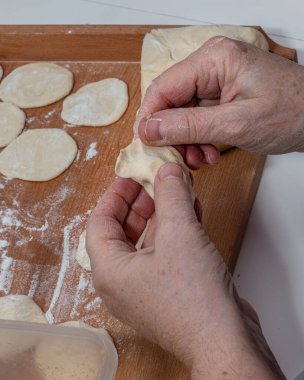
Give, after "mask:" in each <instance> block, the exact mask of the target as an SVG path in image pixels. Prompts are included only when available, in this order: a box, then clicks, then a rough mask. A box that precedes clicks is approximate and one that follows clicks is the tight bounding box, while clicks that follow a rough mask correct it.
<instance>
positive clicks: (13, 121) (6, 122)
mask: <svg viewBox="0 0 304 380" xmlns="http://www.w3.org/2000/svg"><path fill="white" fill-rule="evenodd" d="M24 123H25V113H24V112H23V111H21V109H20V108H18V107H16V106H15V105H14V104H10V103H0V148H2V147H3V146H6V145H7V144H9V143H10V142H11V141H13V140H14V139H15V138H16V137H17V136H18V135H19V134H20V132H21V131H22V129H23V128H24Z"/></svg>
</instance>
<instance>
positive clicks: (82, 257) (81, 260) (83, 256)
mask: <svg viewBox="0 0 304 380" xmlns="http://www.w3.org/2000/svg"><path fill="white" fill-rule="evenodd" d="M85 241H86V231H83V232H82V234H81V235H80V236H79V243H78V248H77V252H76V260H77V262H78V264H79V265H80V266H81V267H82V268H83V269H85V270H92V269H91V261H90V258H89V255H88V253H87V250H86V242H85Z"/></svg>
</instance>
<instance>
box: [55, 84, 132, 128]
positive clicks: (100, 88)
mask: <svg viewBox="0 0 304 380" xmlns="http://www.w3.org/2000/svg"><path fill="white" fill-rule="evenodd" d="M128 102H129V96H128V86H127V85H126V83H125V82H123V81H122V80H120V79H117V78H108V79H103V80H101V81H99V82H94V83H89V84H86V85H85V86H83V87H81V88H80V89H79V90H78V91H77V92H75V94H72V95H70V96H68V97H67V98H66V99H65V100H64V102H63V107H62V112H61V117H62V119H63V120H64V121H66V122H67V123H70V124H76V125H85V126H91V127H102V126H104V125H109V124H112V123H115V122H116V121H117V120H118V119H120V117H121V116H122V115H123V114H124V112H125V111H126V109H127V107H128Z"/></svg>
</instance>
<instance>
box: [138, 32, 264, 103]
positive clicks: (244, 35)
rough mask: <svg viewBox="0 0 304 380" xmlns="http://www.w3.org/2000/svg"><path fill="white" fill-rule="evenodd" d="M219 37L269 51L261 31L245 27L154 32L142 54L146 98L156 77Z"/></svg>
mask: <svg viewBox="0 0 304 380" xmlns="http://www.w3.org/2000/svg"><path fill="white" fill-rule="evenodd" d="M215 36H225V37H229V38H232V39H235V40H240V41H244V42H248V43H251V44H253V45H255V46H257V47H259V48H261V49H263V50H268V48H269V47H268V42H267V40H266V38H265V37H264V36H263V34H262V33H261V32H259V31H258V30H256V29H254V28H250V27H244V26H237V25H205V26H186V27H180V28H166V29H153V30H152V31H151V32H150V33H147V34H146V35H145V38H144V41H143V46H142V52H141V95H142V98H143V96H144V95H145V92H146V90H147V88H148V87H149V85H150V84H151V82H152V80H153V79H154V78H156V77H157V76H159V75H160V74H161V73H163V72H164V71H165V70H167V69H168V68H169V67H171V66H173V65H174V64H175V63H177V62H179V61H181V60H183V59H184V58H186V57H187V56H188V55H190V54H191V53H193V52H194V51H195V50H197V49H198V48H199V47H201V46H202V45H203V44H204V43H205V42H206V41H208V40H209V39H210V38H211V37H215Z"/></svg>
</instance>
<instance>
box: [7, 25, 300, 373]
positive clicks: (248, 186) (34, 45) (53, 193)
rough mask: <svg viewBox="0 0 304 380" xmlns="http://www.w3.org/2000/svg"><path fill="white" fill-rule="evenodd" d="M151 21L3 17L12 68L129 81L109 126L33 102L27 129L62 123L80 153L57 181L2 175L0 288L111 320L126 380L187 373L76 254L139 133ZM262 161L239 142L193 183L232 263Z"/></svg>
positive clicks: (56, 311) (48, 306)
mask: <svg viewBox="0 0 304 380" xmlns="http://www.w3.org/2000/svg"><path fill="white" fill-rule="evenodd" d="M153 27H154V28H155V27H157V26H153ZM153 27H152V26H0V47H1V50H0V64H1V65H2V66H3V68H4V75H7V74H8V73H10V72H11V71H12V70H13V69H14V68H16V67H18V66H20V65H22V64H24V63H26V62H31V61H55V62H58V63H59V64H60V65H63V66H65V67H67V68H68V69H70V70H71V71H72V72H73V73H74V77H75V85H74V88H73V91H75V90H77V89H78V88H79V87H80V86H82V85H84V84H85V83H88V82H93V81H97V80H101V79H103V78H108V77H117V78H120V79H122V80H124V81H125V82H126V83H127V84H128V87H129V95H130V104H129V107H128V110H127V112H126V113H125V115H124V116H123V117H122V119H121V120H119V121H118V122H117V123H115V124H113V125H111V126H108V127H103V128H88V127H73V126H71V125H68V124H66V123H65V122H64V121H62V120H61V119H60V111H61V106H62V101H59V102H57V103H55V104H52V105H50V106H47V107H42V108H38V109H27V110H26V114H27V122H26V128H27V129H32V128H41V127H42V128H43V127H48V128H54V127H57V128H58V127H59V128H63V129H64V130H66V131H67V132H68V133H69V134H70V135H71V136H73V137H74V139H75V140H76V141H77V144H78V148H79V153H78V156H77V159H76V160H75V162H74V163H73V165H72V166H71V167H70V168H69V169H68V170H67V171H66V172H65V173H63V174H62V175H60V176H59V177H57V178H55V179H53V180H51V181H49V182H44V183H31V182H24V181H21V180H17V179H14V180H7V179H6V178H4V177H3V176H1V175H0V234H1V235H0V241H1V245H0V254H1V263H0V265H1V266H0V269H1V272H0V295H1V296H4V295H6V294H28V295H30V296H32V297H33V298H34V300H35V301H36V302H37V304H38V305H39V306H40V307H41V308H42V310H43V311H44V312H47V313H48V316H49V319H50V320H53V322H55V323H58V322H64V321H67V320H77V319H80V318H82V319H83V320H84V321H85V322H87V323H89V324H91V325H92V326H95V327H97V326H99V327H105V328H106V329H108V330H109V332H110V333H111V335H112V336H113V338H114V340H115V344H116V347H117V349H118V353H119V368H118V373H117V379H118V380H126V379H145V380H152V379H153V380H156V379H157V380H159V379H170V380H171V379H187V378H188V374H187V372H186V370H185V369H184V368H183V366H182V365H181V364H180V363H179V362H178V361H177V360H175V359H174V358H172V357H171V356H170V355H169V354H167V353H165V352H163V351H162V350H161V349H160V348H158V347H156V346H155V345H153V344H150V343H149V342H147V341H146V340H145V339H143V338H141V337H139V336H137V335H136V334H135V333H134V332H133V330H131V329H129V328H128V327H126V326H124V325H122V324H121V323H120V322H118V321H117V320H116V319H115V318H113V317H112V316H111V315H110V314H109V313H108V311H107V309H106V307H105V305H104V304H103V303H102V300H101V299H100V298H99V297H97V296H96V294H95V292H94V288H93V284H92V278H91V274H90V273H88V272H86V271H84V270H82V269H81V268H80V267H79V265H78V264H77V262H76V261H75V251H76V249H77V245H78V238H79V235H80V233H81V232H82V231H83V230H84V229H85V224H86V220H87V218H88V216H89V214H90V212H91V210H92V209H93V208H94V206H95V204H96V202H97V200H98V199H99V198H100V196H101V195H102V194H103V192H104V191H105V189H106V188H107V187H108V186H109V184H110V183H111V182H112V181H113V180H114V177H115V175H114V164H115V160H116V157H117V155H118V152H119V149H120V148H122V147H124V146H125V145H127V144H128V143H129V142H130V141H131V139H132V127H133V122H134V118H135V113H136V111H137V109H138V107H139V104H140V64H139V60H140V53H141V44H142V39H143V37H144V35H145V33H146V32H148V31H149V30H151V28H153ZM268 40H269V39H268ZM269 42H270V48H271V51H272V52H274V53H277V54H280V55H282V56H284V57H286V58H289V59H292V60H296V53H295V51H294V50H291V49H287V48H284V47H281V46H279V45H277V44H275V43H274V42H273V41H271V40H269ZM92 144H93V145H92ZM94 148H95V150H96V155H94ZM92 153H93V154H92ZM264 161H265V157H262V156H259V155H257V154H253V153H246V152H243V151H240V150H238V149H232V150H230V151H228V152H226V153H224V154H223V155H222V158H221V161H220V163H219V164H218V165H217V166H215V167H208V166H204V167H203V168H202V169H201V170H199V171H198V172H196V173H194V184H195V185H194V187H195V192H196V194H197V195H198V197H199V198H200V199H201V201H202V202H203V210H204V222H203V225H204V228H205V229H206V230H207V232H208V234H209V235H210V237H211V239H212V240H213V241H214V243H215V245H216V246H217V247H218V249H219V251H220V252H221V254H222V255H223V257H224V259H225V261H226V263H227V264H228V266H229V268H230V270H231V271H233V269H234V265H235V262H236V259H237V254H238V251H239V248H240V244H241V240H242V236H243V233H244V230H245V227H246V223H247V220H248V217H249V214H250V210H251V206H252V203H253V201H254V198H255V194H256V191H257V188H258V184H259V181H260V177H261V173H262V169H263V165H264ZM190 319H191V316H190V315H189V320H190Z"/></svg>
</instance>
